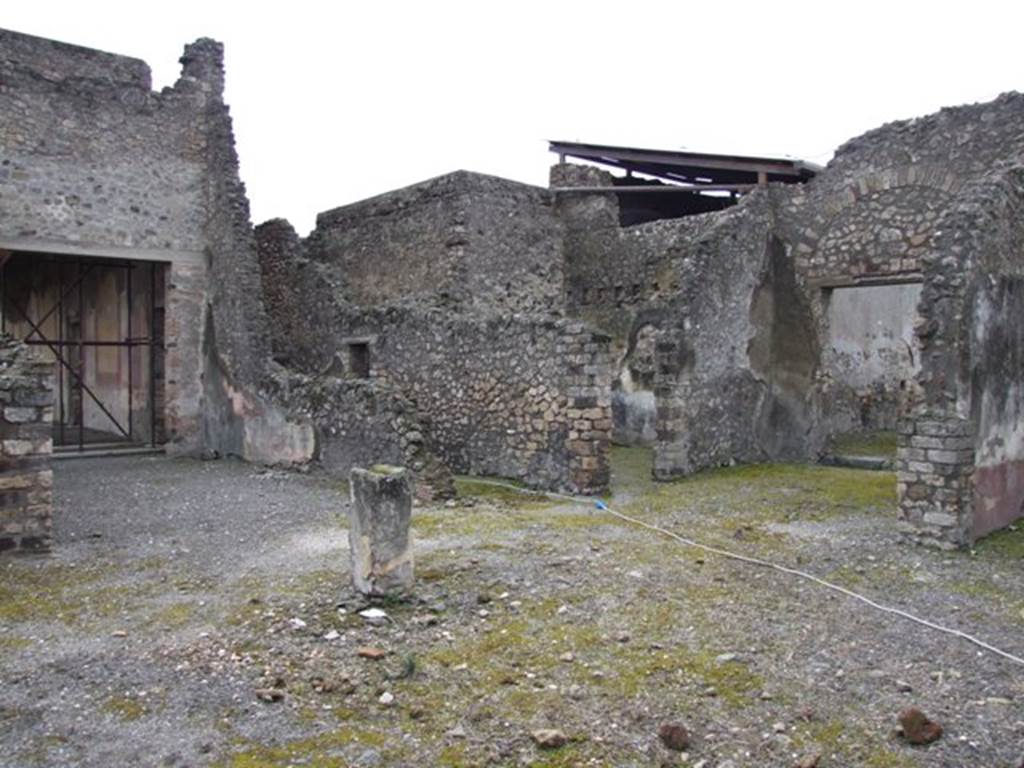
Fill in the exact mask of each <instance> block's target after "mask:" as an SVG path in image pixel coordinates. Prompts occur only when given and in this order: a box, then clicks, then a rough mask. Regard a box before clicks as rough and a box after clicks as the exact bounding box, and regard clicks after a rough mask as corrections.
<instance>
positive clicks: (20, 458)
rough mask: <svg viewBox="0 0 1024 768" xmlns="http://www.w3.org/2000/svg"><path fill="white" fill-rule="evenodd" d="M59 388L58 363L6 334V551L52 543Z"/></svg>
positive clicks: (2, 390)
mask: <svg viewBox="0 0 1024 768" xmlns="http://www.w3.org/2000/svg"><path fill="white" fill-rule="evenodd" d="M53 390H54V376H53V364H52V363H50V362H48V361H47V360H46V359H45V357H44V355H43V354H41V353H40V352H39V350H36V349H33V348H31V347H29V346H28V345H26V344H23V343H21V342H19V341H16V340H14V339H12V338H10V337H9V336H7V337H0V404H2V406H3V411H2V414H0V433H2V440H0V554H2V553H8V552H45V551H47V550H49V549H50V546H51V542H52V515H53V472H52V471H51V470H50V455H51V453H52V452H53V438H52V434H51V424H52V421H53Z"/></svg>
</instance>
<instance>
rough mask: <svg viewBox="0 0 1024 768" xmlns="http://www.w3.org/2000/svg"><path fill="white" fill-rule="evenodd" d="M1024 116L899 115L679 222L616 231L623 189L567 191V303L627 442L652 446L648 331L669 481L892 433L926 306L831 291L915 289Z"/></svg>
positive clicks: (662, 468)
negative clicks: (597, 339) (718, 207)
mask: <svg viewBox="0 0 1024 768" xmlns="http://www.w3.org/2000/svg"><path fill="white" fill-rule="evenodd" d="M1022 118H1024V97H1021V96H1020V95H1017V94H1008V95H1006V96H1002V97H1000V98H999V99H997V100H996V101H994V102H992V103H989V104H981V105H969V106H965V107H957V108H953V109H947V110H943V111H942V112H940V113H938V114H936V115H932V116H928V117H925V118H920V119H917V120H911V121H903V122H897V123H891V124H889V125H886V126H883V127H882V128H879V129H877V130H875V131H871V132H869V133H867V134H865V135H864V136H862V137H859V138H857V139H854V140H852V141H850V142H847V144H845V145H844V146H843V147H841V148H840V149H839V151H838V152H837V154H836V156H835V158H834V159H833V161H832V162H831V163H830V164H829V166H828V168H826V169H825V170H824V171H823V172H822V173H821V174H819V175H818V176H817V177H816V178H815V179H813V180H812V181H811V182H809V183H807V184H804V185H797V186H783V185H771V186H770V187H769V188H768V189H767V190H758V191H756V192H754V193H751V194H748V195H746V196H744V198H743V199H742V200H741V202H740V204H739V205H738V206H736V207H734V208H731V209H727V210H725V211H721V212H717V213H713V214H705V215H700V216H693V217H689V218H687V219H682V220H671V221H658V222H652V223H649V224H643V225H639V226H633V227H620V226H618V222H619V220H620V218H621V217H620V215H619V212H618V205H617V202H616V198H615V197H614V196H612V195H604V194H587V195H580V194H573V195H568V194H564V195H562V194H560V195H558V196H557V201H558V202H557V209H558V211H559V215H560V216H562V217H563V218H564V219H565V222H566V291H567V307H568V311H569V312H570V314H572V315H575V316H579V317H582V318H585V319H586V320H588V321H589V322H591V323H592V324H594V325H595V326H597V327H598V328H600V329H602V330H604V331H606V332H608V333H609V334H610V335H611V336H612V339H613V352H614V354H615V358H616V360H617V365H616V371H615V382H614V389H615V392H614V393H613V405H614V406H615V414H616V419H615V425H616V437H617V438H618V439H621V440H624V441H626V442H642V441H643V436H642V434H640V433H642V432H643V428H644V423H645V421H646V420H647V419H649V418H650V416H651V410H652V405H651V399H650V397H649V396H648V391H647V390H646V388H645V385H644V383H643V381H644V380H645V379H646V378H647V375H646V374H645V373H644V366H645V360H646V358H647V357H648V356H649V355H648V352H647V351H646V350H647V349H648V348H649V346H650V343H651V339H652V338H653V339H655V341H654V348H655V354H654V358H655V360H656V361H657V362H656V366H655V367H656V372H655V374H654V377H653V378H654V387H653V389H654V398H653V400H654V402H653V411H654V418H655V420H656V424H657V427H658V431H657V437H656V440H655V447H656V461H655V465H656V473H657V474H658V475H659V476H662V477H668V476H673V475H676V474H685V473H688V472H692V471H695V470H697V469H700V468H702V467H706V466H714V465H717V464H721V463H728V462H731V461H752V460H765V459H796V458H804V459H807V458H810V459H813V458H816V457H817V456H818V455H819V453H820V452H821V450H822V448H823V446H824V444H825V442H826V439H827V437H828V436H829V435H830V434H832V433H835V432H841V431H857V430H861V429H876V428H892V427H894V426H895V424H896V423H897V421H898V420H899V418H900V416H901V414H905V412H906V407H907V404H908V402H909V400H908V399H909V398H910V397H912V396H913V394H914V389H915V386H916V385H915V384H914V382H915V376H916V374H917V371H918V369H919V366H920V365H921V352H920V350H919V349H918V348H917V346H916V345H917V340H918V339H917V336H916V335H915V334H913V333H912V329H913V328H914V327H915V318H916V315H917V309H918V308H917V306H915V305H914V302H913V300H912V298H908V299H907V300H906V301H904V300H903V299H902V298H901V301H900V303H899V306H892V305H891V302H890V303H887V305H886V314H885V318H884V319H885V322H886V323H887V325H886V327H884V328H882V327H879V326H878V321H879V319H880V318H879V317H878V316H875V315H877V313H873V312H871V311H870V305H871V301H877V300H881V299H880V298H879V297H880V296H881V293H878V294H871V297H870V298H869V300H867V301H866V304H865V302H863V301H862V302H861V304H864V307H862V312H861V314H863V315H864V317H857V316H853V315H851V314H850V313H849V312H846V313H843V312H838V314H837V310H838V309H839V305H840V304H842V303H843V301H837V302H834V301H833V298H834V297H836V296H838V297H839V298H840V299H841V300H845V298H847V294H845V293H840V292H841V291H844V290H847V289H848V288H851V287H854V286H857V287H858V288H857V289H858V290H861V289H862V288H865V287H873V286H891V288H888V289H887V290H889V291H890V292H891V291H897V292H900V295H901V297H902V296H903V295H904V294H905V295H906V296H907V297H912V296H913V295H914V294H915V293H916V292H918V291H920V290H921V288H920V286H921V285H922V284H923V283H925V281H927V280H929V279H931V277H930V276H931V275H932V274H933V273H934V270H932V269H931V267H930V266H929V265H930V262H929V258H930V256H929V254H931V253H932V252H933V251H934V248H935V239H936V237H938V233H939V232H940V231H941V230H942V229H943V224H942V222H944V221H945V217H947V216H948V214H949V212H950V211H951V210H953V209H955V208H956V206H957V205H958V204H959V201H960V200H961V199H962V197H963V194H964V191H965V190H966V189H967V188H968V187H969V186H970V185H971V184H973V183H976V182H977V180H978V179H980V178H982V177H983V176H984V175H985V174H986V173H988V172H989V171H990V169H991V168H993V167H994V166H999V165H1000V164H1004V165H1005V164H1006V163H1007V162H1009V161H1011V160H1012V158H1013V157H1016V156H1020V154H1021V152H1022V150H1024V135H1021V134H1020V132H1019V130H1017V129H1016V128H1014V127H1013V126H1015V125H1019V124H1020V122H1021V120H1022ZM611 181H612V179H611V176H610V175H609V174H607V173H605V172H603V171H599V170H597V169H594V168H587V167H581V166H572V165H557V166H555V167H554V168H553V169H552V174H551V183H552V185H553V186H556V187H557V186H599V185H608V184H610V183H611ZM943 279H948V278H946V277H941V276H940V277H939V280H940V281H941V280H943ZM882 293H884V291H882ZM926 293H927V292H926ZM925 301H926V299H922V305H923V304H924V302H925ZM848 309H850V308H848ZM850 311H852V312H854V315H855V314H856V307H853V308H852V309H851V310H850ZM861 321H863V322H861ZM836 323H840V324H841V326H837V327H833V326H834V325H835V324H836ZM860 326H864V327H860ZM858 329H859V331H858ZM854 332H862V333H861V334H860V335H861V336H862V337H863V338H860V337H858V338H856V339H852V338H849V336H850V334H851V333H854ZM854 335H856V334H854ZM638 383H639V386H638ZM920 437H927V438H931V437H933V436H932V435H921V436H920Z"/></svg>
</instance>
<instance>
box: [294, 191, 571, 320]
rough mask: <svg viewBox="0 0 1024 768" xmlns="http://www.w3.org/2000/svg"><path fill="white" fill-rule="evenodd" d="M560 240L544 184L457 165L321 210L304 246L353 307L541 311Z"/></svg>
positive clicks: (557, 305)
mask: <svg viewBox="0 0 1024 768" xmlns="http://www.w3.org/2000/svg"><path fill="white" fill-rule="evenodd" d="M561 243H562V239H561V226H560V224H559V222H558V221H557V220H556V218H555V217H554V215H553V213H552V209H551V200H550V196H549V194H548V192H547V190H544V189H541V188H537V187H531V186H528V185H526V184H520V183H518V182H513V181H507V180H505V179H499V178H495V177H492V176H484V175H481V174H476V173H467V172H466V171H458V172H456V173H451V174H448V175H445V176H440V177H438V178H436V179H431V180H429V181H425V182H423V183H420V184H415V185H413V186H411V187H407V188H405V189H400V190H396V191H393V192H388V193H386V194H384V195H380V196H378V197H374V198H370V199H369V200H364V201H362V202H358V203H354V204H352V205H347V206H344V207H342V208H336V209H334V210H331V211H327V212H325V213H322V214H320V215H319V216H318V217H317V227H316V230H315V232H314V233H313V234H312V236H311V237H310V239H309V243H308V244H307V245H308V255H309V257H310V258H311V259H314V260H316V261H319V262H322V263H325V264H330V265H332V266H333V267H335V273H336V274H337V275H338V276H339V278H340V281H341V282H342V285H343V289H344V295H345V297H346V298H347V299H348V300H349V301H351V302H352V303H354V304H358V305H361V306H376V305H381V304H385V303H389V302H409V301H413V302H417V303H421V304H422V303H429V304H432V305H436V306H443V307H447V308H449V309H452V310H454V311H463V310H467V309H469V310H473V309H476V310H482V311H492V310H493V311H508V312H530V313H537V312H540V313H544V312H549V311H553V310H560V309H561V303H562V282H563V281H562V252H561Z"/></svg>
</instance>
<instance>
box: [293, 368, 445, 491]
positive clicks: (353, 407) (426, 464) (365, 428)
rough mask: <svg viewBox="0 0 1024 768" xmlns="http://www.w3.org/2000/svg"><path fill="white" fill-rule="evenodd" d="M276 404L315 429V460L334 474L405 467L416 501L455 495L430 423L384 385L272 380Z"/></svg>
mask: <svg viewBox="0 0 1024 768" xmlns="http://www.w3.org/2000/svg"><path fill="white" fill-rule="evenodd" d="M275 380H276V388H275V390H274V396H275V399H276V400H278V401H279V402H283V403H289V404H290V406H291V415H292V416H293V418H295V420H297V421H305V422H309V423H311V424H312V425H313V426H314V428H315V429H316V443H317V450H316V458H317V459H318V461H319V462H320V465H321V466H322V467H323V468H324V469H325V470H327V471H328V472H329V473H331V474H332V475H335V476H337V477H346V478H347V477H348V475H349V472H350V471H351V470H352V469H353V468H355V467H370V466H373V465H375V464H381V463H383V464H393V465H396V466H402V467H407V468H408V469H409V470H411V471H412V472H413V473H414V475H415V477H416V479H417V487H416V495H417V497H418V498H420V499H433V498H447V497H449V496H452V495H453V494H454V492H455V487H454V484H453V482H452V476H451V472H450V471H449V470H448V468H447V467H446V466H445V465H444V463H443V462H442V461H441V460H440V459H439V458H438V456H437V455H436V454H435V453H434V451H433V449H432V448H431V446H433V445H434V444H435V441H434V439H433V437H432V435H431V433H430V422H429V420H427V419H425V418H424V417H422V416H421V415H420V413H419V412H418V411H417V409H416V408H415V406H414V405H413V404H412V403H411V402H410V401H409V400H408V399H406V398H404V397H403V396H402V395H401V394H399V393H398V392H396V391H394V389H393V388H390V387H388V386H387V385H386V384H384V383H382V382H376V381H365V380H352V379H344V378H339V377H337V376H307V375H304V374H299V373H287V374H284V375H281V376H278V377H276V379H275Z"/></svg>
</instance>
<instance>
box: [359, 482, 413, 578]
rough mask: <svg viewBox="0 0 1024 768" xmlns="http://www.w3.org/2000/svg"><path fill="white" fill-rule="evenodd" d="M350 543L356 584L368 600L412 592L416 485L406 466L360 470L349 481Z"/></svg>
mask: <svg viewBox="0 0 1024 768" xmlns="http://www.w3.org/2000/svg"><path fill="white" fill-rule="evenodd" d="M349 483H350V488H351V502H352V503H351V505H350V507H349V531H348V541H349V549H350V553H351V563H352V584H353V585H354V586H355V588H356V589H357V590H358V591H359V592H360V593H362V594H364V595H372V596H381V595H386V594H391V593H397V592H402V591H404V590H408V589H409V588H411V587H412V584H413V555H412V539H411V537H410V533H409V523H410V519H411V516H412V492H413V481H412V477H411V475H410V473H409V472H407V471H406V470H405V469H402V468H401V467H392V466H386V465H376V466H374V467H372V468H371V469H360V468H358V467H357V468H355V469H353V470H352V472H351V475H350V476H349Z"/></svg>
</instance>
